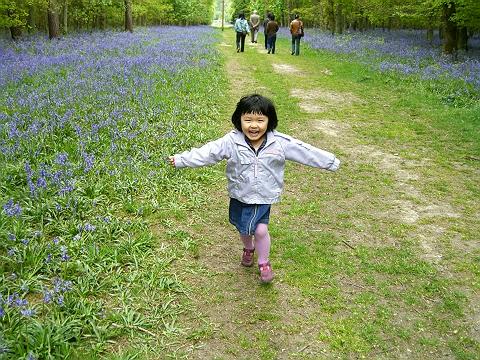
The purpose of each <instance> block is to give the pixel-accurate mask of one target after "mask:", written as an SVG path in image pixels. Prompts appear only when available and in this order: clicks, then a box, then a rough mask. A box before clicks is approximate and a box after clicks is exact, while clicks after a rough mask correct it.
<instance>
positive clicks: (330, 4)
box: [327, 0, 335, 35]
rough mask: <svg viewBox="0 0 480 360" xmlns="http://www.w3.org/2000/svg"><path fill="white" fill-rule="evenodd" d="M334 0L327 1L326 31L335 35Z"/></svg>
mask: <svg viewBox="0 0 480 360" xmlns="http://www.w3.org/2000/svg"><path fill="white" fill-rule="evenodd" d="M334 6H335V5H334V0H328V1H327V21H328V30H330V32H331V33H332V35H333V34H335V8H334Z"/></svg>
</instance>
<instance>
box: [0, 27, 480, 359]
mask: <svg viewBox="0 0 480 360" xmlns="http://www.w3.org/2000/svg"><path fill="white" fill-rule="evenodd" d="M218 36H219V37H220V42H221V44H220V46H219V47H218V49H219V52H220V53H221V57H220V58H217V59H216V60H215V61H214V64H213V66H212V67H210V68H208V69H207V70H205V69H202V70H201V71H197V70H195V69H193V70H191V71H190V72H185V73H182V74H178V75H177V76H173V77H172V78H169V79H168V81H167V83H168V84H170V85H169V86H170V87H171V88H175V89H176V90H175V91H176V92H175V96H174V100H175V101H173V100H172V99H170V100H168V99H166V98H165V97H164V96H163V95H162V96H160V95H158V96H159V97H156V96H152V97H151V98H150V101H151V107H149V108H147V109H145V111H144V114H147V118H148V122H149V123H151V124H152V125H154V126H156V127H154V128H152V129H153V130H152V131H151V132H149V133H147V134H145V136H144V137H142V138H141V139H139V141H138V142H137V141H132V142H128V141H127V142H125V146H124V147H123V148H122V151H121V153H120V155H119V156H120V159H119V161H118V164H122V160H125V161H126V160H128V159H129V156H130V157H134V158H135V159H136V161H134V162H132V163H131V164H130V165H128V163H127V162H125V163H123V164H124V165H125V166H124V167H123V168H122V171H119V172H117V173H116V174H115V175H116V176H115V177H114V178H113V179H112V176H109V174H108V173H107V172H105V173H100V175H98V174H90V175H87V176H86V177H85V178H84V179H83V180H82V182H81V186H79V188H78V192H77V193H76V194H75V197H74V198H73V199H72V200H69V199H68V198H67V199H64V202H61V201H59V199H57V198H53V199H52V198H49V197H48V196H45V199H44V201H41V202H35V201H33V200H31V203H28V201H29V200H25V202H22V208H23V209H24V212H23V214H22V217H21V219H18V218H7V217H3V218H2V224H1V225H0V233H1V236H2V241H3V242H4V244H8V241H11V240H9V238H8V236H9V234H11V233H13V234H15V235H16V238H17V239H22V238H24V237H25V238H28V239H30V243H29V245H28V247H25V248H22V247H20V245H19V244H18V241H17V240H16V241H17V249H19V250H18V252H17V253H16V254H15V255H14V256H15V257H12V256H8V255H7V251H8V247H7V246H4V247H2V253H1V255H2V256H3V258H2V259H4V260H5V261H4V262H2V265H1V270H2V276H3V278H2V285H1V291H2V296H4V298H3V299H5V296H6V295H7V294H12V293H13V292H14V291H18V289H20V288H22V289H27V290H25V291H23V292H22V293H21V294H22V296H23V295H24V296H25V298H26V299H28V302H29V304H30V305H32V306H33V307H34V308H35V309H36V312H37V316H36V317H29V318H24V317H22V316H20V314H19V313H18V310H17V309H12V308H6V309H4V310H6V311H5V313H6V314H5V315H4V316H3V317H2V320H1V325H2V333H3V338H2V339H0V341H2V343H0V345H1V346H0V348H1V347H3V346H8V348H9V349H10V353H5V354H3V355H2V354H0V357H1V356H3V357H4V358H22V357H23V358H27V357H28V355H29V354H32V355H33V356H35V357H38V358H48V357H50V358H62V357H68V358H77V357H82V358H92V359H94V358H104V359H158V358H205V359H230V358H231V359H234V358H235V359H236V358H246V357H251V358H259V359H277V358H301V359H317V358H366V357H373V358H402V357H408V358H412V359H424V358H433V357H438V358H452V359H477V358H479V356H478V354H479V353H480V345H479V339H478V335H477V333H478V331H476V330H478V320H475V319H478V305H479V297H478V292H479V288H480V282H479V281H478V279H479V274H480V266H479V259H480V251H479V247H478V239H477V234H478V233H480V225H479V221H478V210H479V208H478V201H476V199H478V197H479V190H478V181H479V180H480V179H479V174H478V164H477V162H478V158H479V157H480V149H479V146H480V145H479V144H480V134H479V130H478V129H479V128H480V127H479V121H480V120H479V118H478V113H480V109H479V105H478V101H473V100H472V99H471V98H468V99H467V98H465V99H457V100H458V101H456V102H455V103H451V102H448V101H445V94H448V93H454V92H456V91H457V87H458V84H455V83H453V82H445V81H437V82H433V81H430V82H426V81H416V80H415V81H414V79H412V78H404V77H402V76H400V75H396V74H393V73H392V74H378V73H376V72H374V71H372V70H370V69H369V68H367V67H366V66H365V65H362V64H359V63H356V62H354V61H346V59H345V58H342V59H340V60H339V59H338V58H336V57H335V56H334V55H332V54H329V53H325V52H316V51H312V50H309V49H308V48H306V47H302V55H301V56H300V57H292V56H290V54H289V46H290V44H289V43H288V41H285V40H282V39H280V40H279V41H278V43H277V46H278V51H277V54H275V55H266V54H264V53H261V52H258V51H256V48H253V47H250V46H247V49H246V52H245V53H243V54H237V53H236V52H234V48H233V47H231V46H228V45H231V44H233V41H234V36H233V34H232V33H231V32H230V31H229V30H226V31H225V32H224V33H223V34H220V33H219V35H218ZM136 51H138V49H137V50H136ZM272 63H277V64H285V65H290V66H291V67H293V68H294V69H296V70H298V71H297V72H294V73H278V72H274V71H272ZM326 70H328V71H326ZM65 71H67V70H65ZM329 74H331V75H329ZM44 76H45V78H44ZM158 76H159V82H161V83H162V84H165V79H164V78H163V77H164V74H163V73H162V74H158ZM162 79H163V80H162ZM227 79H229V80H230V81H229V82H227ZM25 81H26V82H27V83H31V84H37V85H35V86H40V85H41V84H43V83H45V82H48V81H53V80H52V79H51V78H50V77H49V75H48V74H37V75H36V76H34V77H32V78H27V79H26V80H25ZM174 84H176V87H175V86H173V85H174ZM170 87H169V88H170ZM14 89H15V87H14V86H13V87H12V88H10V89H7V90H5V91H14ZM162 89H163V88H162ZM294 89H300V90H301V91H300V92H299V93H300V94H307V93H309V94H313V95H312V99H310V100H309V101H306V99H304V98H302V97H295V96H294V95H295V94H296V93H297V92H294V91H292V90H294ZM164 91H165V90H162V91H160V90H159V94H164ZM253 91H259V92H260V93H262V94H264V95H267V96H270V97H272V98H273V100H274V102H275V103H276V105H277V110H278V113H279V116H280V121H279V130H280V131H282V132H285V133H288V134H290V135H292V136H295V137H297V138H299V139H302V140H304V141H306V142H309V143H312V144H315V145H317V146H319V147H320V148H323V149H326V150H329V151H332V152H334V153H335V154H336V155H337V156H338V157H339V158H340V159H341V160H342V167H341V170H340V171H339V172H338V173H335V174H331V173H324V172H320V171H318V170H316V169H311V168H305V167H302V166H300V165H296V164H288V166H287V171H286V189H285V193H284V196H283V200H282V202H281V203H280V204H278V205H275V206H274V208H273V211H272V216H271V225H270V233H271V236H272V239H273V242H272V254H271V259H272V264H273V266H274V270H275V272H276V279H275V281H274V283H273V284H271V285H267V286H262V285H260V284H259V282H258V278H257V277H258V275H257V273H256V270H255V269H254V268H253V269H243V268H241V267H240V266H239V254H240V252H241V246H240V244H239V242H238V239H237V234H236V233H235V231H234V229H233V228H232V227H231V226H230V225H229V224H228V221H227V218H226V216H227V196H226V191H225V190H224V188H225V180H224V175H223V166H224V164H220V165H216V166H214V167H209V168H202V169H186V170H182V171H174V170H173V169H170V168H168V167H167V166H166V165H164V164H163V163H162V165H159V167H155V166H156V165H154V164H155V162H152V163H151V162H149V161H146V162H144V161H141V160H140V158H141V155H143V154H150V157H151V158H152V159H154V160H155V161H157V162H156V163H157V164H159V163H160V162H161V159H163V158H165V156H168V155H170V154H172V153H175V152H180V151H183V150H186V149H189V148H190V147H192V146H197V145H199V144H202V143H204V142H206V141H208V140H210V139H214V138H216V137H218V136H220V135H222V134H223V133H225V132H226V131H228V130H229V129H230V128H231V125H230V123H229V118H230V116H231V112H232V111H233V109H234V106H235V104H236V102H237V101H238V98H239V97H240V96H241V95H243V94H246V93H249V92H253ZM309 91H310V92H309ZM323 95H325V96H323ZM326 95H328V96H326ZM132 101H133V105H132V108H133V109H137V110H138V109H139V108H140V107H139V106H138V105H139V104H136V103H135V101H134V99H132ZM159 103H162V105H167V111H166V112H165V114H163V115H162V116H161V118H160V122H158V121H159V119H158V118H157V116H156V113H155V109H156V108H157V107H156V105H158V104H159ZM2 106H4V107H3V108H5V104H3V103H2ZM77 106H79V107H80V108H81V109H83V110H81V111H84V112H85V113H88V111H89V110H88V109H87V108H89V109H90V110H91V109H95V108H96V105H95V102H94V101H93V100H92V102H91V103H90V102H88V101H87V102H86V104H85V107H83V105H82V104H81V103H80V104H77ZM309 109H310V110H309ZM312 109H317V110H315V111H313V110H312ZM318 109H321V111H318ZM148 114H150V116H148ZM132 116H133V115H132ZM179 119H182V120H185V121H178V120H179ZM130 125H131V124H130ZM130 125H129V124H128V123H125V124H124V126H125V129H126V128H128V126H130ZM168 129H171V130H173V131H174V132H175V133H176V136H174V137H168V136H165V137H159V136H158V134H159V133H160V134H167V133H168ZM67 135H68V136H70V137H73V133H69V134H66V135H65V138H66V139H67V138H68V136H67ZM100 135H101V136H102V139H103V140H104V141H105V142H102V144H105V146H107V144H109V143H108V140H109V137H108V134H106V133H100ZM61 138H62V134H59V139H61ZM50 140H51V141H50V142H46V144H45V147H44V149H45V153H44V154H43V155H42V156H43V158H45V159H49V158H51V157H52V154H53V152H51V149H52V148H53V149H56V150H57V151H61V150H62V149H66V148H68V146H72V142H70V141H64V142H56V141H53V140H52V139H50ZM105 148H106V147H105ZM142 150H143V151H142ZM50 161H52V160H51V159H50ZM1 169H2V172H1V174H2V175H1V176H3V177H2V178H1V179H2V183H4V184H6V185H5V186H4V187H3V188H2V193H1V195H2V199H7V198H8V197H15V198H20V194H19V193H18V192H17V191H18V189H20V188H26V186H27V184H26V179H25V175H24V168H23V164H22V165H18V163H17V162H15V161H9V162H5V163H3V164H2V168H1ZM110 170H115V168H112V169H110ZM152 171H154V174H153V175H152ZM15 189H17V190H15ZM73 200H76V202H74V204H75V205H74V206H72V204H73V203H72V201H73ZM5 202H6V201H4V202H3V203H5ZM57 205H60V206H61V210H58V207H57ZM27 216H28V217H27ZM5 219H6V220H7V221H3V220H5ZM87 224H91V225H92V224H93V225H95V230H94V231H87V230H85V226H86V225H87ZM26 225H28V226H26ZM79 226H82V227H83V229H84V231H79ZM35 230H41V235H39V236H40V237H39V238H38V239H36V238H35V237H34V236H33V235H32V234H33V232H34V231H35ZM77 234H80V238H76V240H75V241H73V238H74V237H75V236H76V235H77ZM54 240H55V241H54ZM62 246H64V247H65V248H62ZM20 249H21V251H20ZM65 250H66V251H67V254H68V255H69V256H70V260H69V261H64V262H60V261H52V262H51V263H49V264H45V262H44V261H45V259H46V258H47V257H48V255H49V254H51V255H52V256H53V258H54V259H59V258H61V257H62V255H65ZM19 259H21V260H23V263H19V262H18V261H17V260H19ZM12 272H14V273H15V276H12ZM55 275H59V276H60V278H61V279H63V280H69V279H72V280H73V284H72V290H67V289H66V288H68V284H65V283H62V284H63V286H64V287H65V289H64V290H63V291H57V292H55V295H54V296H55V297H54V301H57V302H58V301H59V300H60V296H63V298H62V301H63V302H64V303H63V305H62V306H58V307H57V306H55V307H53V306H52V305H48V304H44V303H43V298H42V293H43V291H44V290H45V289H50V290H51V291H52V292H53V290H54V289H55V286H60V287H61V285H62V284H60V285H59V284H58V283H57V284H56V283H54V280H53V279H54V276H55ZM475 316H476V318H475ZM12 354H15V355H12Z"/></svg>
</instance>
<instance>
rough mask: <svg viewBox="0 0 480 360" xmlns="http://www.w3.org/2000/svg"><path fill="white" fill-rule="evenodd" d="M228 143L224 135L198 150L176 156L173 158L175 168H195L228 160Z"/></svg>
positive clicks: (227, 137)
mask: <svg viewBox="0 0 480 360" xmlns="http://www.w3.org/2000/svg"><path fill="white" fill-rule="evenodd" d="M230 141H231V140H230V138H229V136H228V135H226V136H224V137H222V138H220V139H217V140H214V141H211V142H208V143H206V144H205V145H203V146H202V147H200V148H193V149H192V150H190V151H184V152H182V153H180V154H177V155H175V156H174V158H175V167H176V168H184V167H192V168H195V167H200V166H207V165H213V164H215V163H217V162H220V161H222V160H223V159H228V158H229V157H230V147H229V146H228V144H229V142H230Z"/></svg>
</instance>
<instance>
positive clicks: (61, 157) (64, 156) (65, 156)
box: [55, 153, 68, 166]
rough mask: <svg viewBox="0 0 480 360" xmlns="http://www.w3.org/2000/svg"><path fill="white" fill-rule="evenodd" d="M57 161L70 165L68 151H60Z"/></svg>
mask: <svg viewBox="0 0 480 360" xmlns="http://www.w3.org/2000/svg"><path fill="white" fill-rule="evenodd" d="M55 162H56V163H57V164H58V165H62V166H65V165H68V154H67V153H60V154H58V155H57V158H56V159H55Z"/></svg>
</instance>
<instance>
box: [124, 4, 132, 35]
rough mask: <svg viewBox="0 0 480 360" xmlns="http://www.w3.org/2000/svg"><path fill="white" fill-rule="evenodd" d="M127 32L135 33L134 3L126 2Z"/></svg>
mask: <svg viewBox="0 0 480 360" xmlns="http://www.w3.org/2000/svg"><path fill="white" fill-rule="evenodd" d="M125 31H130V32H133V18H132V2H131V0H125Z"/></svg>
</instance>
